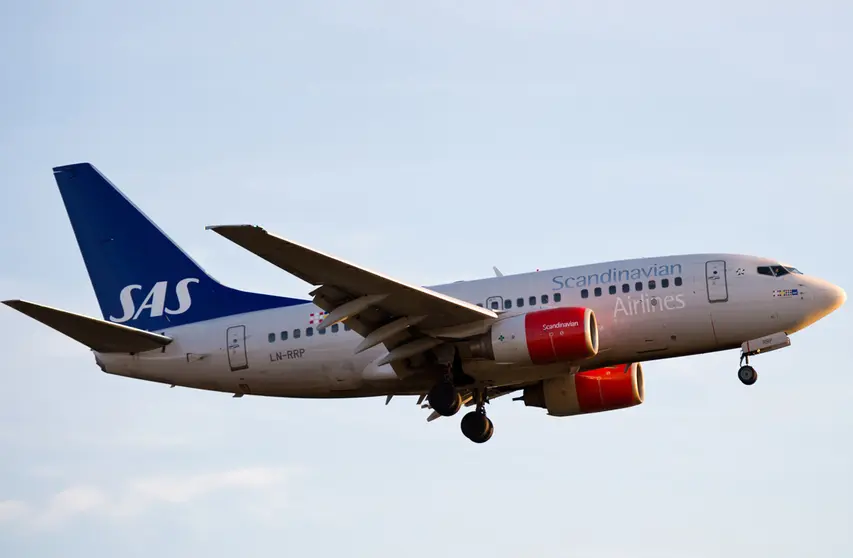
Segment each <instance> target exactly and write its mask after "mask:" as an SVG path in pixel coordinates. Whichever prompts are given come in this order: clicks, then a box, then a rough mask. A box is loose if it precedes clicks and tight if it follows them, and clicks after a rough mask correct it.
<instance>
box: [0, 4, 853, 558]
mask: <svg viewBox="0 0 853 558" xmlns="http://www.w3.org/2000/svg"><path fill="white" fill-rule="evenodd" d="M851 28H853V5H851V4H850V3H848V2H842V1H836V2H828V1H824V2H821V1H815V2H809V3H803V2H793V1H787V0H783V1H777V2H772V3H771V2H758V1H755V0H745V1H738V2H730V1H722V2H716V3H705V4H701V5H699V4H696V3H684V2H673V1H669V2H661V1H654V0H652V1H650V2H643V3H635V2H624V1H623V2H617V1H602V2H595V3H591V2H556V1H548V0H530V1H528V2H524V3H520V2H513V1H509V0H490V1H480V0H470V1H466V2H459V1H449V0H433V1H431V2H417V3H416V2H396V1H390V0H386V1H380V0H373V1H368V0H358V1H356V0H350V1H333V0H332V1H326V2H304V3H302V2H289V1H282V2H258V1H248V0H242V1H240V2H236V1H221V0H207V1H204V2H202V1H200V0H186V1H183V2H179V3H173V2H166V1H163V0H150V1H147V2H134V3H115V2H106V1H102V0H78V1H77V2H74V3H70V2H55V1H46V0H34V1H32V2H12V1H11V0H7V1H0V164H2V169H3V176H2V181H0V188H2V204H0V238H2V239H3V240H2V242H0V261H2V262H3V263H2V265H0V298H2V299H8V298H24V299H28V300H33V301H37V302H40V303H43V304H48V305H51V306H56V307H60V308H64V309H67V310H70V311H74V312H80V313H84V314H88V315H92V316H99V311H98V305H97V302H96V299H95V296H94V292H93V291H92V288H91V286H90V284H89V280H88V276H87V274H86V270H85V267H84V265H83V262H82V259H81V258H80V255H79V251H78V249H77V245H76V242H75V240H74V237H73V234H72V230H71V227H70V225H69V223H68V219H67V216H66V214H65V211H64V208H63V206H62V201H61V199H60V196H59V194H58V191H57V189H56V185H55V183H54V181H53V177H52V173H51V170H50V169H51V167H53V166H57V165H61V164H68V163H74V162H80V161H89V162H91V163H93V164H94V165H96V166H97V167H98V168H99V169H100V170H101V171H102V172H104V173H105V174H106V175H107V176H108V177H110V179H111V180H112V181H113V182H115V183H116V184H117V185H118V186H119V188H121V189H122V190H123V191H124V192H125V194H127V195H128V196H129V197H130V198H131V199H132V200H133V201H134V202H135V203H136V204H137V205H138V206H139V207H141V208H142V209H143V211H145V212H146V213H147V214H148V215H149V216H150V217H151V218H152V219H154V220H155V221H156V222H157V223H158V225H160V226H161V228H163V229H164V230H165V231H166V232H167V233H168V234H169V235H170V236H171V237H172V238H173V239H174V240H176V241H177V242H178V243H179V244H180V245H181V246H182V247H183V248H184V249H186V250H187V251H188V252H189V253H190V254H191V255H192V256H193V257H194V258H195V259H196V260H197V261H199V262H200V263H201V265H202V266H203V267H204V268H205V269H206V270H207V271H209V272H210V273H211V274H212V275H213V276H214V277H216V278H217V279H219V280H220V281H222V282H224V283H226V284H228V285H231V286H235V287H238V288H241V289H247V290H257V291H261V292H268V293H276V294H284V295H288V296H296V297H305V296H306V295H307V293H308V292H309V290H310V286H309V285H307V284H305V283H304V282H302V281H300V280H299V279H297V278H295V277H292V276H289V275H288V274H286V273H284V272H282V271H281V270H279V269H277V268H275V267H273V266H271V265H270V264H267V263H266V262H264V261H262V260H261V259H260V258H256V257H253V256H252V255H251V254H249V253H248V252H246V251H244V250H242V249H241V248H239V247H237V246H236V245H233V244H231V243H230V242H228V241H227V240H225V239H223V238H221V237H219V236H218V235H216V234H215V233H213V232H210V231H205V230H204V227H205V226H206V225H213V224H230V223H255V224H259V225H262V226H264V227H265V228H267V229H268V230H270V231H272V232H274V233H275V234H279V235H281V236H284V237H287V238H291V239H293V240H295V241H297V242H301V243H305V244H308V245H310V246H313V247H315V248H317V249H319V250H321V251H325V252H329V253H332V254H335V255H337V256H339V257H342V258H344V259H347V260H350V261H353V262H357V263H359V264H360V265H363V266H365V267H368V268H371V269H375V270H378V271H381V272H382V273H385V274H388V275H390V276H393V277H396V278H398V279H400V280H403V281H407V282H410V283H415V284H421V285H434V284H438V283H443V282H451V281H454V280H458V279H474V278H481V277H488V276H489V275H491V274H492V266H493V265H495V266H498V267H499V268H500V270H501V271H502V272H503V273H505V274H509V273H521V272H527V271H531V270H535V269H548V268H555V267H562V266H570V265H580V264H585V263H592V262H599V261H608V260H616V259H627V258H634V257H644V256H662V255H669V254H684V253H696V252H736V253H745V254H754V255H761V256H767V257H772V258H778V259H780V260H782V261H785V262H787V263H789V264H791V265H794V266H796V267H798V268H799V269H800V270H802V271H804V272H805V273H808V274H814V275H818V276H820V277H822V278H825V279H827V280H829V281H832V282H833V283H836V284H838V285H840V286H842V287H843V288H845V289H846V290H847V291H848V292H851V291H853V282H852V281H851V280H850V277H851V275H853V260H851V258H850V253H849V248H848V246H849V244H850V240H851V239H853V229H851V226H850V219H849V212H850V210H849V207H850V205H851V202H852V201H853V188H851V182H853V157H851V155H853V77H851V75H853V74H851V72H850V71H849V70H850V68H849V65H850V60H851V58H853V35H851V34H850V32H849V30H850V29H851ZM849 306H850V304H849V303H848V304H847V305H846V306H845V307H843V308H842V309H841V310H839V311H838V312H836V313H834V314H832V315H830V316H829V317H827V318H825V319H824V320H822V321H820V322H818V323H817V324H815V325H814V326H812V327H810V328H808V329H806V330H804V331H802V332H800V333H797V334H796V335H794V336H793V338H792V341H793V343H792V346H791V347H790V348H786V349H784V350H781V351H776V352H773V353H770V354H767V355H762V356H760V357H757V358H755V359H753V361H752V363H753V364H754V365H755V367H756V369H757V370H758V372H759V374H760V379H759V381H758V382H757V383H756V384H755V385H754V386H751V387H745V386H743V385H742V384H741V383H740V382H739V381H738V380H737V377H736V371H737V364H738V353H737V351H727V352H722V353H715V354H708V355H700V356H693V357H688V358H680V359H674V360H666V361H659V362H650V363H647V364H646V365H645V372H646V400H645V403H644V404H643V405H640V406H638V407H634V408H631V409H627V410H621V411H615V412H611V413H603V414H598V415H589V416H580V417H570V418H554V417H548V416H546V414H545V412H544V411H543V410H541V409H533V408H525V407H524V406H523V405H521V404H519V403H517V402H512V401H510V399H509V398H503V399H499V400H496V401H494V402H493V403H492V404H491V405H490V408H489V412H490V417H491V418H492V420H493V421H494V423H495V427H496V431H495V435H494V437H493V438H492V439H491V440H490V441H489V442H488V443H486V444H483V445H475V444H472V443H470V442H469V441H468V440H466V439H465V438H464V437H463V436H462V435H461V433H460V432H459V426H458V420H456V419H455V418H454V419H450V420H447V419H441V420H437V421H435V422H432V423H427V422H426V416H427V412H426V411H424V410H422V409H419V408H418V407H417V406H416V405H415V401H414V399H411V398H395V399H394V400H392V401H391V403H390V404H389V405H388V406H385V405H384V399H381V398H377V399H361V400H344V401H340V400H334V401H300V400H288V399H265V398H256V397H244V398H242V399H233V398H231V397H230V396H228V395H227V394H221V393H212V392H204V391H195V390H189V389H180V388H175V389H169V388H168V386H164V385H160V384H152V383H146V382H142V381H134V380H129V379H125V378H119V377H114V376H110V375H106V374H103V373H101V372H100V371H99V370H98V368H97V367H96V365H95V363H94V359H93V358H92V355H91V354H90V352H89V351H88V350H87V349H86V348H85V347H83V346H81V345H79V344H77V343H76V342H74V341H72V340H70V339H67V338H64V337H63V336H62V335H60V334H58V333H55V332H53V331H51V330H50V329H48V328H46V327H45V326H42V325H41V324H39V323H37V322H35V321H33V320H30V319H28V318H26V317H25V316H23V315H21V314H18V313H17V312H15V311H13V310H11V309H8V308H0V336H2V337H3V338H4V339H6V341H8V343H7V344H6V345H5V351H4V358H5V365H4V366H3V367H2V368H3V371H2V376H3V393H4V396H3V398H2V404H0V556H4V557H5V556H9V557H18V556H21V557H24V556H26V557H34V558H40V557H47V556H63V557H67V558H72V557H86V558H93V557H101V556H104V557H112V556H126V557H137V556H139V557H142V556H145V557H149V556H158V557H159V558H167V557H184V556H205V557H211V558H213V557H220V556H267V555H272V554H275V555H288V554H289V553H291V552H298V553H299V554H312V555H333V554H342V553H346V555H352V556H400V555H405V556H412V557H421V556H424V557H432V556H435V555H436V553H446V552H455V553H456V554H460V555H464V554H474V553H477V554H484V555H488V556H492V557H495V558H499V557H504V556H518V555H519V554H521V553H524V554H529V555H539V556H561V557H563V556H595V557H602V558H610V557H614V558H615V557H628V556H630V557H655V558H661V557H679V558H683V557H684V556H690V557H697V558H704V557H717V556H731V557H747V556H749V557H758V556H773V557H774V558H783V557H797V558H799V557H801V556H804V555H814V556H849V555H851V554H853V531H851V529H850V526H851V525H853V480H851V475H850V473H851V471H853V445H851V440H853V407H851V405H850V394H851V392H853V375H851V374H850V373H849V368H850V365H849V364H848V361H849V353H848V352H847V351H846V348H847V343H848V342H849V332H850V331H851V328H853V317H851V310H850V308H849Z"/></svg>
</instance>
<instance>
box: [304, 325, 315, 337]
mask: <svg viewBox="0 0 853 558" xmlns="http://www.w3.org/2000/svg"><path fill="white" fill-rule="evenodd" d="M305 335H306V336H307V337H311V336H312V335H314V328H313V327H306V328H305Z"/></svg>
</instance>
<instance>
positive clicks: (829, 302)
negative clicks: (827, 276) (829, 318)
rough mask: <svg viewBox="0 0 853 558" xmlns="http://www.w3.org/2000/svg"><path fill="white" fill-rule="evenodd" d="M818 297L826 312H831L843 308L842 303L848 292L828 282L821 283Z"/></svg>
mask: <svg viewBox="0 0 853 558" xmlns="http://www.w3.org/2000/svg"><path fill="white" fill-rule="evenodd" d="M818 297H819V299H820V302H821V306H822V307H823V310H824V312H826V314H829V313H830V312H834V311H836V310H838V309H839V308H841V305H842V304H844V302H845V301H846V300H847V293H845V292H844V289H842V288H841V287H838V286H836V285H833V284H832V283H826V284H824V285H821V288H820V293H819V294H818Z"/></svg>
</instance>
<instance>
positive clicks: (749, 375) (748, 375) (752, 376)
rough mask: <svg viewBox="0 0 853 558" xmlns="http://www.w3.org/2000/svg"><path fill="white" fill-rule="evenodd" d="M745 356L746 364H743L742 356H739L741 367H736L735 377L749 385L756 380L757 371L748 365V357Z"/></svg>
mask: <svg viewBox="0 0 853 558" xmlns="http://www.w3.org/2000/svg"><path fill="white" fill-rule="evenodd" d="M745 358H746V364H743V359H744V357H741V367H740V368H738V371H737V377H738V380H740V381H741V382H743V384H744V385H747V386H751V385H752V384H754V383H755V382H756V381H757V380H758V372H756V371H755V368H753V367H752V366H750V365H749V357H745Z"/></svg>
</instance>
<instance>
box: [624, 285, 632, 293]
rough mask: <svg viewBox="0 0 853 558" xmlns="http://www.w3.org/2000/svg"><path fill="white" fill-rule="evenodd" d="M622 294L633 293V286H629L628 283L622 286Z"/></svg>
mask: <svg viewBox="0 0 853 558" xmlns="http://www.w3.org/2000/svg"><path fill="white" fill-rule="evenodd" d="M622 292H623V293H630V292H631V285H629V284H628V283H624V284H623V285H622Z"/></svg>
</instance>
